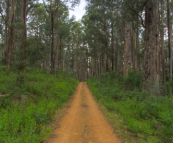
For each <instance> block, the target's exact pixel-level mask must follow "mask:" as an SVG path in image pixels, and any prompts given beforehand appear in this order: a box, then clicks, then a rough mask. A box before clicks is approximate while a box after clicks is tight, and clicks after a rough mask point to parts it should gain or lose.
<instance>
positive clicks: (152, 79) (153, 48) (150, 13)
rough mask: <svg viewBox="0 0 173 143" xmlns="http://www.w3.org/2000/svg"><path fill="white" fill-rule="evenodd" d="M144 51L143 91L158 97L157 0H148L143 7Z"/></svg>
mask: <svg viewBox="0 0 173 143" xmlns="http://www.w3.org/2000/svg"><path fill="white" fill-rule="evenodd" d="M145 26H146V27H145V51H144V66H143V89H145V90H147V91H148V92H149V93H150V94H151V95H160V86H159V80H160V76H159V71H158V67H157V65H158V64H159V62H160V61H158V58H157V56H158V49H159V47H158V46H159V30H158V28H159V15H158V0H150V1H148V2H147V4H146V7H145Z"/></svg>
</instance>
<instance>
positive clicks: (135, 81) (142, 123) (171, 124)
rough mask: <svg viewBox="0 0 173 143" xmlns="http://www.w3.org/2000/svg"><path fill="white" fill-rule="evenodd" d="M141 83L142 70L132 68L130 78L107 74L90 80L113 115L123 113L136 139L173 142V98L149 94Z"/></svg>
mask: <svg viewBox="0 0 173 143" xmlns="http://www.w3.org/2000/svg"><path fill="white" fill-rule="evenodd" d="M141 82H142V77H141V75H140V73H137V74H135V73H133V72H132V71H130V73H129V75H128V76H127V77H122V76H120V75H118V74H116V73H110V74H108V73H107V74H104V75H102V76H101V77H100V78H99V79H96V78H91V79H90V80H88V84H89V87H90V89H91V91H92V93H93V95H94V96H95V98H96V99H97V100H98V102H99V103H100V104H103V105H104V106H105V107H106V108H107V111H108V112H109V113H110V114H112V117H113V114H119V115H121V116H122V118H123V123H124V126H126V128H127V130H128V131H129V133H130V135H131V133H132V134H133V135H134V138H136V141H135V142H139V143H142V142H147V143H171V142H173V120H172V119H173V99H172V98H169V97H166V96H157V97H156V96H149V95H148V94H147V92H146V91H143V90H142V88H141V85H142V84H141ZM117 122H118V121H117ZM124 140H125V142H131V141H129V140H128V139H124Z"/></svg>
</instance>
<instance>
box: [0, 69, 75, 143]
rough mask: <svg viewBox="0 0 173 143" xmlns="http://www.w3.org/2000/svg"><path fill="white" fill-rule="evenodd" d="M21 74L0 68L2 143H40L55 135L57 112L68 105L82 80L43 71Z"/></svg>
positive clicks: (0, 130)
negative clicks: (53, 128) (19, 81)
mask: <svg viewBox="0 0 173 143" xmlns="http://www.w3.org/2000/svg"><path fill="white" fill-rule="evenodd" d="M19 76H21V75H17V73H11V72H10V71H8V70H7V69H6V67H1V69H0V94H1V95H6V96H5V97H0V142H1V143H9V142H10V143H40V142H42V141H44V140H45V139H46V138H47V136H48V135H49V134H50V133H51V128H50V126H48V124H49V123H50V122H51V121H52V120H53V119H54V115H55V111H56V110H57V109H58V108H60V107H62V105H63V104H64V103H66V102H67V101H68V100H69V99H70V97H71V95H73V92H74V90H75V88H76V85H77V83H78V81H77V80H76V79H75V78H74V77H73V76H70V75H67V74H66V73H64V72H62V71H59V72H58V73H57V74H56V75H51V74H49V73H46V72H43V71H37V70H34V71H26V72H25V73H24V74H23V75H22V79H24V80H23V81H22V84H21V85H19V83H17V78H19Z"/></svg>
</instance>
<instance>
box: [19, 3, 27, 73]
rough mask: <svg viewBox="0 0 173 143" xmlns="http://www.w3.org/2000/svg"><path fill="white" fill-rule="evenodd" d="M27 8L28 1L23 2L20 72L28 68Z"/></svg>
mask: <svg viewBox="0 0 173 143" xmlns="http://www.w3.org/2000/svg"><path fill="white" fill-rule="evenodd" d="M26 7H27V0H21V15H20V21H21V24H22V29H21V38H22V39H21V48H20V52H21V55H20V56H21V57H20V62H21V64H20V68H19V70H20V71H24V70H25V68H26V63H25V60H26V57H25V49H26V37H27V36H26Z"/></svg>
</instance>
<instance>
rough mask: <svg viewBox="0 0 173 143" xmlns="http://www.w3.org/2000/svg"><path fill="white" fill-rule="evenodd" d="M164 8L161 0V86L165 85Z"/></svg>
mask: <svg viewBox="0 0 173 143" xmlns="http://www.w3.org/2000/svg"><path fill="white" fill-rule="evenodd" d="M163 12H164V10H163V0H162V1H161V17H160V18H161V27H160V37H161V40H160V46H161V47H160V48H161V77H162V78H161V80H162V84H163V87H164V86H165V81H166V79H165V53H164V25H163V20H164V13H163ZM163 94H164V93H163Z"/></svg>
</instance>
